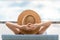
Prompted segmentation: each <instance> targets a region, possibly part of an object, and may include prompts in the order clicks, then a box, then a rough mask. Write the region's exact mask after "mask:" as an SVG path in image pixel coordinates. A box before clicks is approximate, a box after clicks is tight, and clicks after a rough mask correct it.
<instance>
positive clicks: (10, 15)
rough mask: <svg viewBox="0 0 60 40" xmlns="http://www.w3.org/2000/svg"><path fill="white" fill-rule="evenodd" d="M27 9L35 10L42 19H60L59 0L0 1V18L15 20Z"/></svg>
mask: <svg viewBox="0 0 60 40" xmlns="http://www.w3.org/2000/svg"><path fill="white" fill-rule="evenodd" d="M27 9H31V10H34V11H36V12H37V13H38V14H39V15H40V16H41V19H42V20H52V21H59V20H60V1H0V20H6V21H8V20H10V21H16V20H17V17H18V15H19V14H20V13H21V12H22V11H24V10H27Z"/></svg>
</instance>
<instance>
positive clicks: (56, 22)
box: [0, 21, 60, 24]
mask: <svg viewBox="0 0 60 40" xmlns="http://www.w3.org/2000/svg"><path fill="white" fill-rule="evenodd" d="M5 22H6V21H0V23H5ZM9 22H12V23H17V21H9ZM52 24H60V21H52Z"/></svg>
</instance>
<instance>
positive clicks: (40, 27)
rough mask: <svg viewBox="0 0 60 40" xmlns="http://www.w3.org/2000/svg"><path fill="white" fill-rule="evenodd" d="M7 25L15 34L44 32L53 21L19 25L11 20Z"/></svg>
mask: <svg viewBox="0 0 60 40" xmlns="http://www.w3.org/2000/svg"><path fill="white" fill-rule="evenodd" d="M6 25H7V27H8V28H10V29H11V30H12V31H13V32H14V33H15V34H43V33H44V32H45V31H46V29H47V28H48V27H49V26H50V25H51V22H46V23H41V24H31V23H28V24H27V25H18V24H14V23H11V22H6ZM17 29H18V30H17Z"/></svg>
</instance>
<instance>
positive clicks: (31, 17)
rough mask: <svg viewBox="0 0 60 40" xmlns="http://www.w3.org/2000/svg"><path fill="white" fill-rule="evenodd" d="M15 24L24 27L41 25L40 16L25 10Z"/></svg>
mask: <svg viewBox="0 0 60 40" xmlns="http://www.w3.org/2000/svg"><path fill="white" fill-rule="evenodd" d="M17 23H18V24H19V25H25V24H28V23H32V24H35V23H41V19H40V16H39V15H38V14H37V13H36V12H35V11H33V10H25V11H23V12H22V13H21V14H20V15H19V16H18V20H17Z"/></svg>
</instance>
